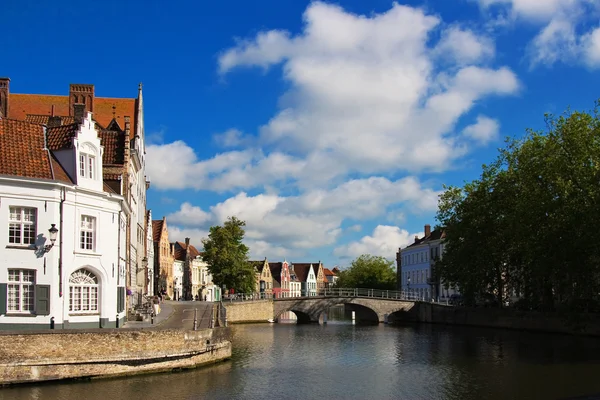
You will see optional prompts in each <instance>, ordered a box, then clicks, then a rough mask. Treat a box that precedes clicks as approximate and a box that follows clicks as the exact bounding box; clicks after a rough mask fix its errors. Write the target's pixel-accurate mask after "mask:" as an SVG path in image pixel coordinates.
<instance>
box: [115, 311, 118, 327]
mask: <svg viewBox="0 0 600 400" xmlns="http://www.w3.org/2000/svg"><path fill="white" fill-rule="evenodd" d="M118 327H119V314H117V317H116V318H115V328H118Z"/></svg>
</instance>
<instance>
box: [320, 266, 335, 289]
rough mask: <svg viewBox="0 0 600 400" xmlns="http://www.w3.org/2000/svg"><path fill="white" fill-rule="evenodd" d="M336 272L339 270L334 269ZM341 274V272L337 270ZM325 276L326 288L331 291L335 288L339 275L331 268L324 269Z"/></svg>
mask: <svg viewBox="0 0 600 400" xmlns="http://www.w3.org/2000/svg"><path fill="white" fill-rule="evenodd" d="M334 270H337V268H334ZM337 271H338V272H339V270H337ZM323 275H324V276H325V280H326V282H325V288H326V289H329V288H332V287H334V286H335V283H336V282H337V280H338V275H337V273H335V272H333V271H332V270H330V269H329V268H323Z"/></svg>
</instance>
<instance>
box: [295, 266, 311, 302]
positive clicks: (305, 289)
mask: <svg viewBox="0 0 600 400" xmlns="http://www.w3.org/2000/svg"><path fill="white" fill-rule="evenodd" d="M292 266H293V270H294V273H295V275H296V277H297V278H298V280H299V281H300V285H301V288H300V291H301V293H300V294H301V296H302V297H306V296H316V295H317V275H316V274H315V269H314V268H313V265H312V264H305V263H300V264H296V263H294V264H292Z"/></svg>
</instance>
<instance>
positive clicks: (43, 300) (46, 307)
mask: <svg viewBox="0 0 600 400" xmlns="http://www.w3.org/2000/svg"><path fill="white" fill-rule="evenodd" d="M35 313H36V314H37V315H49V314H50V285H35Z"/></svg>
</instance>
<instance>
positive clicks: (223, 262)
mask: <svg viewBox="0 0 600 400" xmlns="http://www.w3.org/2000/svg"><path fill="white" fill-rule="evenodd" d="M244 226H246V223H245V222H244V221H241V220H239V219H237V218H236V217H229V218H228V219H227V221H225V223H224V224H223V226H219V225H217V226H212V227H211V228H210V232H209V234H208V238H207V239H202V244H203V245H204V253H203V255H202V259H203V260H204V262H206V263H207V264H208V270H209V272H210V273H211V275H212V278H213V282H214V283H215V284H216V285H218V286H220V287H222V286H223V285H224V286H225V287H227V288H228V289H234V290H235V291H236V292H241V293H250V292H253V291H254V269H253V268H252V266H251V265H250V264H249V263H248V247H247V246H246V245H245V244H244V243H243V242H242V241H243V239H244V234H245V232H244V228H243V227H244Z"/></svg>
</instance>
